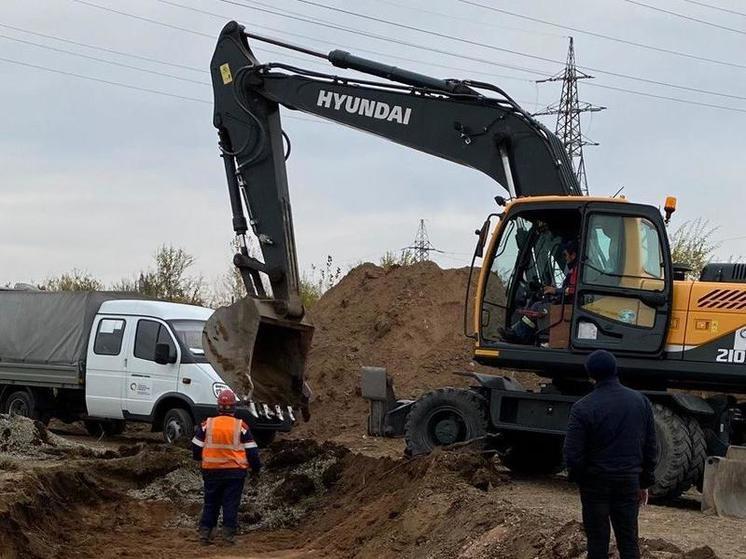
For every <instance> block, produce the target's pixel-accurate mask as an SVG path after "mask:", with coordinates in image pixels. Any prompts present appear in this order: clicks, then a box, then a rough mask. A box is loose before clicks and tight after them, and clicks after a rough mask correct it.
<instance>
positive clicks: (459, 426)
mask: <svg viewBox="0 0 746 559" xmlns="http://www.w3.org/2000/svg"><path fill="white" fill-rule="evenodd" d="M485 407H486V406H485V402H484V398H482V397H480V396H479V395H478V394H476V393H475V392H472V391H470V390H463V389H456V388H440V389H438V390H433V391H432V392H428V393H427V394H425V395H424V396H422V397H421V398H420V399H419V400H417V401H416V402H415V403H414V405H413V406H412V410H411V411H410V412H409V416H408V417H407V422H406V425H405V426H404V440H405V441H406V444H407V452H408V453H409V454H410V455H411V456H415V455H417V454H427V453H429V452H431V451H432V450H433V449H434V448H435V447H437V446H448V445H451V444H454V443H460V442H464V441H468V440H471V439H477V438H479V437H483V436H484V435H485V434H486V433H487V416H486V413H485Z"/></svg>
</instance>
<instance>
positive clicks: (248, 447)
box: [192, 390, 262, 545]
mask: <svg viewBox="0 0 746 559" xmlns="http://www.w3.org/2000/svg"><path fill="white" fill-rule="evenodd" d="M235 414H236V395H235V394H234V393H233V392H232V391H230V390H223V391H222V392H220V394H219V395H218V415H217V417H210V418H208V419H207V420H206V421H203V422H202V424H201V425H199V426H198V427H197V429H196V430H195V434H194V438H193V439H192V453H193V456H194V459H195V460H200V461H201V462H202V479H203V481H204V488H205V504H204V507H203V509H202V518H201V519H200V522H199V539H200V542H201V543H202V544H203V545H207V544H209V543H210V542H211V541H212V538H213V536H214V532H215V527H216V526H217V524H218V516H219V515H220V508H221V507H222V509H223V539H224V540H225V542H226V543H227V544H229V545H232V544H233V543H235V542H234V538H235V535H236V530H237V528H238V507H239V506H240V504H241V495H242V493H243V486H244V482H245V481H246V473H247V471H248V469H249V467H250V468H251V471H252V472H253V473H254V474H257V473H259V470H261V468H262V462H261V460H260V458H259V449H258V448H257V445H256V442H254V438H253V437H252V436H251V431H250V430H249V426H248V425H247V424H246V423H244V422H243V421H241V420H240V419H239V418H237V417H235Z"/></svg>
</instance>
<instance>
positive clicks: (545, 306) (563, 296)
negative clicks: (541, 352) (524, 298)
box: [500, 239, 578, 345]
mask: <svg viewBox="0 0 746 559" xmlns="http://www.w3.org/2000/svg"><path fill="white" fill-rule="evenodd" d="M561 246H562V256H563V257H564V260H565V279H564V280H563V281H562V286H561V287H554V286H552V285H547V286H544V288H543V290H542V293H543V295H544V299H543V300H541V301H537V302H536V303H534V304H533V305H531V306H530V307H529V308H527V309H522V310H520V311H519V314H521V318H520V320H517V321H516V322H514V323H513V325H512V326H511V327H510V328H501V329H500V335H501V337H502V339H503V341H505V342H507V343H511V344H526V345H530V344H532V343H534V341H535V339H536V333H537V331H538V329H539V326H538V320H539V319H541V318H543V317H545V316H546V315H547V314H549V304H551V303H555V304H564V303H567V302H569V301H572V298H573V297H574V296H575V286H576V285H577V284H578V267H577V262H578V242H577V241H576V240H575V239H567V240H564V241H563V242H562V245H561Z"/></svg>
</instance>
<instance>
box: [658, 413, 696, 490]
mask: <svg viewBox="0 0 746 559" xmlns="http://www.w3.org/2000/svg"><path fill="white" fill-rule="evenodd" d="M653 414H654V417H655V432H656V435H657V438H658V465H657V466H656V468H655V485H654V486H653V487H651V488H650V494H651V496H652V497H655V498H659V499H674V498H676V497H678V496H679V495H681V494H682V493H683V492H684V491H686V490H687V489H689V488H690V487H691V482H690V481H689V477H688V476H689V466H690V464H691V462H692V442H691V439H690V436H689V429H688V427H687V424H686V422H685V421H684V420H683V419H682V418H681V417H680V416H679V415H677V414H676V413H675V412H674V411H673V410H672V409H671V408H669V407H666V406H663V405H661V404H654V405H653ZM687 484H688V485H687Z"/></svg>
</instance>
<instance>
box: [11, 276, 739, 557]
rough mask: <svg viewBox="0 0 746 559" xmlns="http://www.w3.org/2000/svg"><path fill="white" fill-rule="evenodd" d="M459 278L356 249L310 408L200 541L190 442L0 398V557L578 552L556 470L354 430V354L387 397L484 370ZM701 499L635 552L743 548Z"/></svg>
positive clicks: (357, 407) (318, 363) (318, 310)
mask: <svg viewBox="0 0 746 559" xmlns="http://www.w3.org/2000/svg"><path fill="white" fill-rule="evenodd" d="M467 278H468V271H467V270H441V269H440V268H438V267H437V266H436V265H434V264H431V263H421V264H417V265H414V266H409V267H403V268H396V267H395V268H392V269H388V270H384V269H382V268H379V267H377V266H374V265H371V264H365V265H362V266H359V267H357V268H355V269H354V270H352V271H351V272H350V273H349V274H348V275H347V276H346V277H345V278H343V280H342V281H341V282H340V283H339V284H338V285H337V286H336V287H335V288H333V289H331V290H330V291H329V292H328V293H326V294H325V295H324V296H323V297H322V298H321V300H320V301H319V302H318V304H317V305H316V307H315V308H314V309H313V312H312V314H313V319H314V321H315V323H316V328H317V329H316V335H315V339H314V345H313V349H312V353H311V356H310V363H309V380H310V383H311V384H312V387H313V389H314V391H315V394H316V399H315V400H314V401H313V403H312V419H311V421H310V422H309V423H307V424H303V425H301V426H299V428H298V429H297V430H296V431H294V433H293V435H292V438H290V439H288V440H282V441H279V442H276V443H275V444H274V445H272V446H271V447H270V448H269V449H266V450H263V451H262V457H263V460H264V462H265V465H266V468H265V471H264V472H263V473H262V475H261V476H260V477H259V478H258V479H257V480H255V481H254V482H251V483H247V484H246V487H245V490H244V493H245V494H244V499H243V504H242V506H241V509H240V522H241V529H240V534H239V536H238V537H237V545H236V546H235V547H228V546H226V545H224V544H223V542H222V540H221V539H220V538H218V539H217V541H216V543H215V544H213V545H211V546H208V547H206V548H203V547H201V546H200V545H199V542H198V538H197V533H196V526H197V522H198V518H199V514H200V509H201V500H202V480H201V476H200V472H199V470H198V467H197V465H196V464H195V463H194V462H193V461H192V459H191V454H190V452H189V451H187V450H186V449H183V448H178V447H167V446H164V445H162V444H161V443H160V442H159V438H158V436H157V435H155V434H150V433H144V432H142V430H140V429H138V428H133V429H128V432H127V433H125V434H124V435H121V436H116V437H110V438H103V439H94V438H92V437H89V436H87V435H86V434H84V431H82V430H81V428H80V427H79V426H77V427H76V426H67V427H64V429H63V428H61V427H60V426H59V425H57V426H56V427H55V433H56V434H55V433H53V432H50V431H49V430H48V429H47V428H45V427H44V425H42V424H40V423H35V422H33V421H30V420H26V419H17V418H8V417H4V416H0V559H21V558H23V559H27V558H28V559H53V558H57V557H65V558H73V559H94V558H95V559H109V558H111V559H113V558H120V557H125V558H126V557H129V558H140V557H149V558H151V559H160V558H163V559H166V558H168V559H173V558H174V557H183V558H188V557H205V558H224V559H228V558H238V557H243V558H259V557H262V558H264V557H270V558H277V559H291V558H296V559H300V558H303V559H305V558H316V557H325V558H326V557H328V558H332V559H342V558H389V557H391V558H413V559H414V558H424V557H427V558H452V557H454V558H463V559H487V558H495V557H497V558H501V559H584V558H585V557H586V552H585V540H584V537H583V532H582V527H581V525H580V524H579V523H578V521H579V519H580V511H579V504H578V498H577V494H576V490H575V488H574V487H573V486H572V485H571V484H569V483H568V482H567V481H566V480H564V479H562V478H560V477H554V478H549V479H544V480H537V479H528V478H521V477H517V476H512V475H510V474H509V473H508V472H507V471H505V470H504V469H503V468H501V466H499V463H498V462H497V461H496V460H495V459H494V458H493V457H490V456H485V455H482V454H478V453H477V454H475V453H469V452H468V448H460V449H458V450H451V451H439V452H436V453H434V454H433V455H430V456H423V457H417V458H414V459H406V458H403V457H402V453H401V450H402V445H401V442H400V441H391V440H383V439H374V438H370V437H366V435H365V422H366V416H367V404H366V402H364V401H363V400H362V399H361V398H360V389H359V386H360V367H361V366H362V365H374V366H383V367H386V368H387V369H388V370H389V372H390V374H391V375H392V376H393V378H394V381H395V386H396V389H397V393H398V395H399V396H400V397H415V396H417V395H418V394H420V393H422V392H423V391H426V390H429V389H431V388H434V387H439V386H447V385H451V386H458V385H463V384H466V383H467V382H468V380H467V379H465V378H464V377H462V376H456V375H453V372H454V371H474V370H480V368H479V367H477V366H475V365H474V364H473V363H471V361H470V356H471V343H470V341H469V340H468V339H466V338H465V337H464V336H463V335H462V323H463V322H462V321H463V315H462V311H463V299H464V292H465V288H466V282H467ZM482 370H483V371H485V372H491V371H489V370H484V369H482ZM492 372H494V371H492ZM506 374H510V373H506ZM517 376H519V380H520V381H521V382H522V383H524V384H525V385H529V386H532V387H536V386H537V385H538V379H535V378H533V377H531V376H530V375H525V374H522V375H517ZM304 437H305V438H304ZM361 441H362V442H363V444H361ZM358 450H363V451H364V452H357V451H358ZM696 504H697V503H696V501H691V500H689V501H685V502H683V504H682V505H680V508H668V507H660V506H650V507H647V508H646V509H645V510H643V511H642V514H641V534H642V536H644V538H643V539H642V540H641V546H642V549H643V557H644V558H645V559H717V558H718V557H719V558H720V559H735V558H737V557H745V556H746V536H744V535H743V534H744V531H743V526H744V524H743V522H741V521H737V520H730V519H723V518H718V517H705V516H703V515H701V514H700V513H699V512H698V511H696V510H694V509H693V506H694V507H696ZM708 545H709V546H711V547H712V548H714V549H715V550H716V551H717V555H716V554H715V552H713V550H712V549H711V548H710V547H708Z"/></svg>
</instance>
